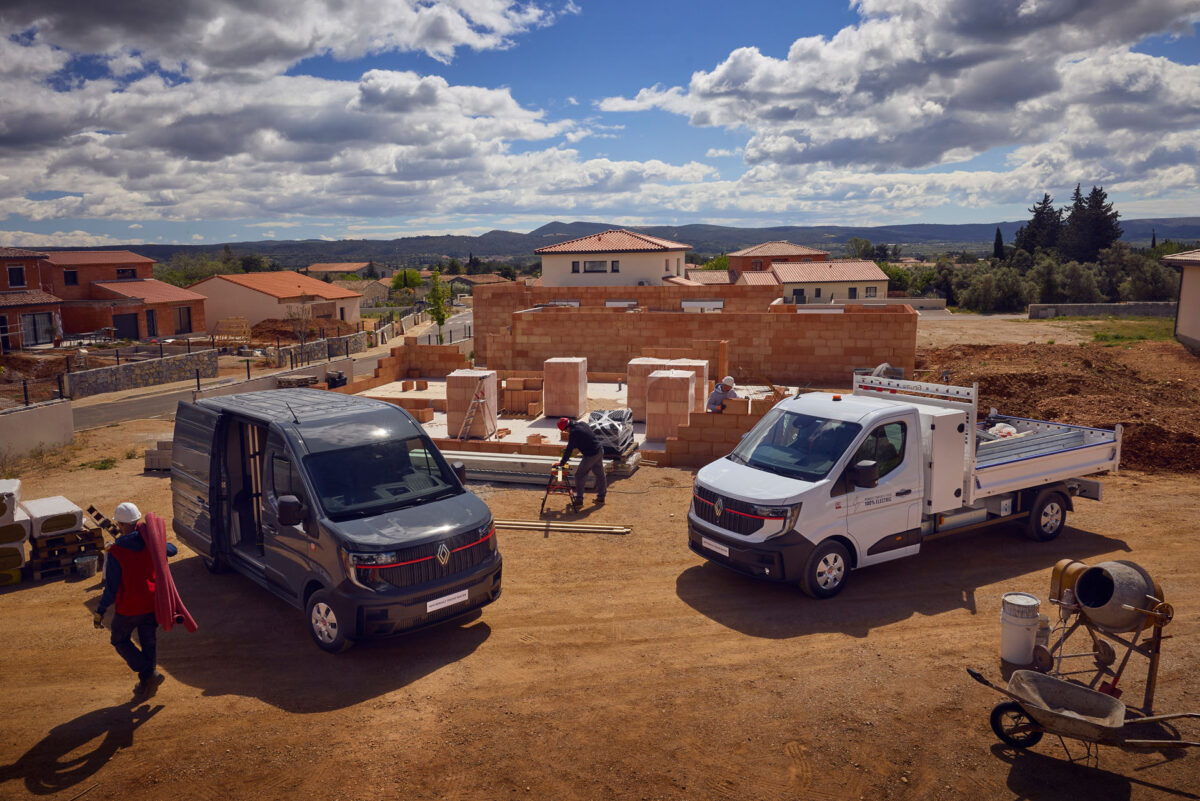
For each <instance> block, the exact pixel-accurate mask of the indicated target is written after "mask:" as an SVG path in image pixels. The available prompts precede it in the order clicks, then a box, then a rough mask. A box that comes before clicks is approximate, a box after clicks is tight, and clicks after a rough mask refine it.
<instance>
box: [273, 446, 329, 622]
mask: <svg viewBox="0 0 1200 801" xmlns="http://www.w3.org/2000/svg"><path fill="white" fill-rule="evenodd" d="M266 469H267V473H266V480H265V481H264V482H263V483H264V485H265V486H264V487H263V496H262V528H263V549H264V557H265V566H266V577H267V581H269V582H270V583H271V584H272V585H273V586H275V587H276V588H278V589H279V590H280V591H281V592H283V593H285V594H286V595H288V596H290V597H293V598H296V599H299V598H300V597H301V592H302V590H303V589H304V582H305V579H306V578H307V577H308V575H309V564H310V559H314V555H315V553H316V551H317V550H318V548H319V542H318V537H317V524H316V520H315V517H314V515H313V501H312V499H311V498H310V497H309V494H308V490H307V489H306V488H305V486H304V480H303V478H302V477H301V475H300V467H299V465H298V464H296V459H295V457H294V456H293V454H292V452H291V450H290V449H289V448H288V447H287V444H286V443H285V442H284V440H283V437H282V436H280V434H279V432H278V431H271V433H270V435H269V436H268V437H267V451H266ZM284 495H295V496H296V497H297V498H299V499H300V502H301V503H302V504H303V505H304V507H305V510H306V511H305V514H304V518H303V519H302V520H301V521H300V523H298V524H297V525H294V526H285V525H283V524H282V523H280V522H279V499H280V498H282V497H283V496H284Z"/></svg>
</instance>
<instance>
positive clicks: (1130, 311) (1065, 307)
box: [1029, 303, 1175, 320]
mask: <svg viewBox="0 0 1200 801" xmlns="http://www.w3.org/2000/svg"><path fill="white" fill-rule="evenodd" d="M1109 316H1111V317H1174V316H1175V304H1174V303H1030V304H1029V319H1030V320H1043V319H1046V318H1049V317H1109Z"/></svg>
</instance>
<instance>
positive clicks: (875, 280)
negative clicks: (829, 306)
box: [744, 259, 888, 303]
mask: <svg viewBox="0 0 1200 801" xmlns="http://www.w3.org/2000/svg"><path fill="white" fill-rule="evenodd" d="M770 271H771V273H772V274H773V275H774V276H775V279H776V280H777V281H778V282H779V284H780V289H781V294H782V296H783V297H784V298H785V299H787V300H788V301H789V302H792V303H855V302H858V303H862V302H864V301H866V302H870V301H871V300H875V299H883V298H886V297H887V285H888V277H887V275H886V274H885V273H884V272H883V270H881V269H879V265H877V264H876V263H875V262H873V261H866V260H863V259H836V260H834V261H814V262H776V263H772V264H771V267H770ZM744 275H748V274H744Z"/></svg>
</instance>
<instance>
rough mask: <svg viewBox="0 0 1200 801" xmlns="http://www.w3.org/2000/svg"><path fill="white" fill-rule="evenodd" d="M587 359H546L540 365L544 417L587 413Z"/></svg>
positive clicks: (580, 415) (571, 416)
mask: <svg viewBox="0 0 1200 801" xmlns="http://www.w3.org/2000/svg"><path fill="white" fill-rule="evenodd" d="M587 368H588V360H587V359H585V358H582V357H560V358H555V359H546V361H545V362H543V365H542V371H543V374H544V376H545V379H544V381H543V382H542V403H543V408H544V409H545V414H546V416H547V417H570V418H577V417H583V416H584V415H585V414H587Z"/></svg>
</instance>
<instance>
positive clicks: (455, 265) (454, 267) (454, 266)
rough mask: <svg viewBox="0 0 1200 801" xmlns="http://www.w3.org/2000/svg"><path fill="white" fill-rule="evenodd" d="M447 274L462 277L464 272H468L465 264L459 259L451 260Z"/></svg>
mask: <svg viewBox="0 0 1200 801" xmlns="http://www.w3.org/2000/svg"><path fill="white" fill-rule="evenodd" d="M439 263H440V262H439ZM446 272H447V273H449V274H450V275H462V274H463V273H464V272H466V269H465V268H464V267H463V263H462V262H461V261H459V260H458V259H450V264H449V265H447V267H446Z"/></svg>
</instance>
